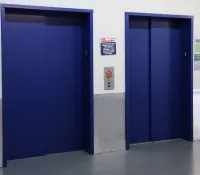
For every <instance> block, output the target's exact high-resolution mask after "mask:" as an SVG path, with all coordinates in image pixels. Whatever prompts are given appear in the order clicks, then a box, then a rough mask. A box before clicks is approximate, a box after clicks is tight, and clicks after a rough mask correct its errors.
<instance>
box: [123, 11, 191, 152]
mask: <svg viewBox="0 0 200 175" xmlns="http://www.w3.org/2000/svg"><path fill="white" fill-rule="evenodd" d="M131 16H132V17H133V16H136V17H150V18H151V17H156V18H174V19H187V20H190V24H191V26H190V27H191V28H190V29H191V30H190V31H191V33H190V36H191V37H190V38H191V42H190V49H191V54H190V62H191V67H190V70H191V71H190V78H191V82H190V97H191V98H190V108H191V112H190V116H189V119H190V124H191V126H190V129H191V130H190V133H191V134H190V138H189V140H190V141H193V110H192V109H193V16H183V15H167V14H152V13H134V12H125V139H126V141H125V142H126V143H125V144H126V149H127V150H128V149H129V144H130V141H129V98H130V92H129V88H128V86H129V72H130V68H129V59H130V57H129V53H130V49H129V47H130V42H129V21H130V17H131Z"/></svg>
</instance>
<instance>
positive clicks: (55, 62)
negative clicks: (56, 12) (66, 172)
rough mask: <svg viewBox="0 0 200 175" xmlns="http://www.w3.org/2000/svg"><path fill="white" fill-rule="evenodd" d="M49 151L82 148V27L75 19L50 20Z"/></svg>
mask: <svg viewBox="0 0 200 175" xmlns="http://www.w3.org/2000/svg"><path fill="white" fill-rule="evenodd" d="M46 21H47V22H46V28H45V63H46V64H45V65H44V70H45V71H44V75H45V79H44V82H45V83H44V84H45V89H46V91H45V93H44V94H45V100H46V101H45V108H46V110H45V111H47V113H46V115H47V116H48V129H47V130H48V133H47V142H48V143H49V144H48V145H47V150H48V151H47V152H48V153H57V152H66V151H74V150H80V149H82V148H83V147H82V131H83V130H82V108H81V105H82V81H81V80H82V27H81V26H80V25H78V23H77V21H75V20H74V19H73V18H71V19H70V18H69V19H62V20H60V19H59V18H51V17H47V18H46Z"/></svg>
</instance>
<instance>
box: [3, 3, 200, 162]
mask: <svg viewBox="0 0 200 175" xmlns="http://www.w3.org/2000/svg"><path fill="white" fill-rule="evenodd" d="M0 3H10V4H24V5H38V6H55V7H66V8H83V9H93V10H94V93H95V94H100V93H110V91H109V92H107V91H104V90H103V89H104V88H103V67H104V66H115V83H116V84H115V86H116V88H115V90H114V91H112V92H113V93H117V92H124V91H125V46H124V39H125V38H124V24H125V21H124V12H128V11H129V12H146V13H164V14H181V15H193V16H194V36H195V38H200V11H199V6H198V5H200V2H199V0H123V1H122V0H0ZM100 37H115V38H117V55H116V56H110V57H109V58H106V57H101V56H100V54H99V53H100V50H99V49H100V48H99V38H100ZM0 72H1V71H0ZM0 77H1V75H0ZM198 79H199V81H198ZM194 88H196V89H200V72H194ZM0 92H1V85H0ZM0 97H2V94H1V93H0ZM199 105H200V104H199ZM0 124H1V122H0ZM0 127H1V125H0ZM1 135H2V133H0V136H1ZM0 143H2V140H1V138H0ZM0 149H1V147H0ZM1 150H2V149H1ZM1 150H0V157H2V151H1ZM1 165H2V161H0V166H1Z"/></svg>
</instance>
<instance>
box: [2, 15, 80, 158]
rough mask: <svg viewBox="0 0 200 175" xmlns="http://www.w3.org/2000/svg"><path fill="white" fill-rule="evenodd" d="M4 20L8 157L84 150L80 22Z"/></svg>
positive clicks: (21, 17) (39, 18)
mask: <svg viewBox="0 0 200 175" xmlns="http://www.w3.org/2000/svg"><path fill="white" fill-rule="evenodd" d="M7 18H8V19H7V22H6V34H7V35H6V41H5V45H6V47H5V48H6V51H5V53H4V59H3V109H4V110H3V111H4V115H5V117H4V118H5V119H6V124H7V129H6V131H7V135H8V140H7V142H8V150H7V152H8V159H19V158H26V157H35V156H42V155H45V154H51V153H59V152H67V151H74V150H80V149H82V148H83V145H82V133H83V129H82V109H81V105H82V74H81V73H82V44H83V43H82V27H81V21H80V20H78V19H76V18H70V19H68V20H66V19H64V18H63V17H59V18H52V17H43V16H37V15H7Z"/></svg>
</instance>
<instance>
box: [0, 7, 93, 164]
mask: <svg viewBox="0 0 200 175" xmlns="http://www.w3.org/2000/svg"><path fill="white" fill-rule="evenodd" d="M0 8H1V36H2V42H1V44H2V58H3V52H4V47H5V46H4V42H3V41H4V39H6V38H5V37H4V36H5V32H6V31H5V30H4V28H5V27H4V26H5V25H6V21H5V15H6V9H21V10H38V11H53V12H69V13H73V14H78V13H82V14H87V15H89V17H88V18H89V19H88V20H89V29H90V33H89V53H88V54H89V63H90V67H89V69H90V70H89V71H90V84H89V86H90V93H89V96H90V97H89V101H90V116H89V117H90V119H89V120H90V131H91V132H90V136H89V137H90V143H89V145H90V148H91V149H90V152H89V153H90V154H92V155H93V154H94V125H93V123H94V122H93V119H94V116H93V113H94V112H93V105H94V104H93V91H94V90H93V89H94V88H93V10H90V9H72V8H58V7H44V6H29V5H15V4H0ZM2 101H3V97H2ZM2 131H3V134H2V137H3V139H2V140H3V143H2V145H3V157H2V159H3V167H6V166H7V134H6V123H5V119H4V116H3V114H2ZM0 158H1V157H0Z"/></svg>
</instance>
